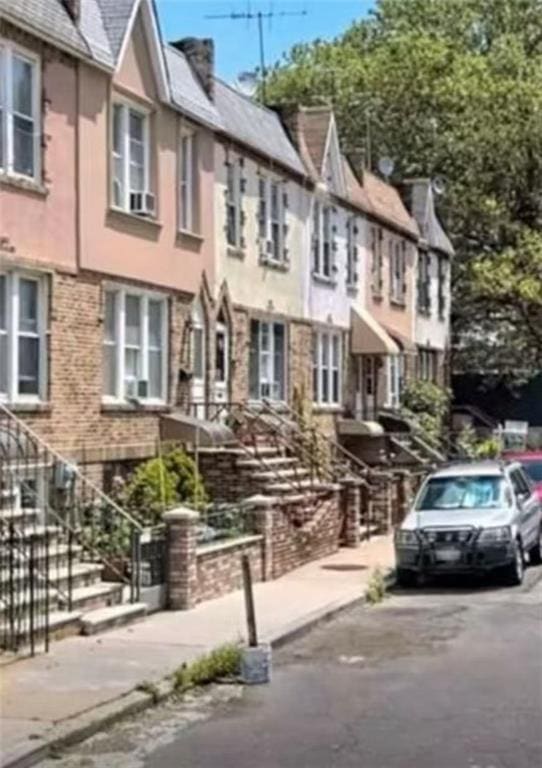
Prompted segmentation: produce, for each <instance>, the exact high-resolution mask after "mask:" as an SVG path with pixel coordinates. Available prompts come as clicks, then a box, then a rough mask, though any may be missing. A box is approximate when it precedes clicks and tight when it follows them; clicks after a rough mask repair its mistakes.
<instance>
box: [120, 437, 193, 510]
mask: <svg viewBox="0 0 542 768" xmlns="http://www.w3.org/2000/svg"><path fill="white" fill-rule="evenodd" d="M121 501H122V503H123V505H124V506H125V508H126V509H128V510H130V511H131V512H133V513H134V514H135V515H136V516H137V517H138V518H139V519H140V520H141V521H142V522H144V524H145V525H156V524H158V523H160V522H161V518H162V514H163V513H164V512H165V511H166V510H168V509H172V508H173V507H175V506H176V505H178V504H182V503H186V504H189V505H190V506H192V507H201V506H202V505H203V504H205V503H206V501H207V494H206V492H205V488H204V485H203V481H202V479H201V476H200V475H199V473H198V471H197V468H196V465H195V463H194V461H193V460H192V459H191V458H190V457H189V456H187V455H186V453H185V452H184V451H183V450H182V449H180V448H176V449H174V450H172V451H169V452H168V453H166V454H165V455H164V456H163V457H161V458H160V457H159V458H156V459H149V461H145V462H144V463H143V464H140V465H139V467H137V469H136V470H135V472H134V473H133V475H132V476H131V478H130V479H129V481H128V483H127V484H126V486H125V487H124V490H123V491H122V500H121Z"/></svg>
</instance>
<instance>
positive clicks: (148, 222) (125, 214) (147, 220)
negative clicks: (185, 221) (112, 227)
mask: <svg viewBox="0 0 542 768" xmlns="http://www.w3.org/2000/svg"><path fill="white" fill-rule="evenodd" d="M109 216H110V217H111V218H113V219H120V220H125V221H133V222H137V223H138V224H142V225H143V226H145V227H153V228H154V229H161V228H162V222H161V221H158V219H157V218H155V217H154V216H139V215H138V214H137V213H131V212H130V211H125V210H123V209H122V208H113V207H110V208H109Z"/></svg>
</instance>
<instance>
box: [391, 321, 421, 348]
mask: <svg viewBox="0 0 542 768" xmlns="http://www.w3.org/2000/svg"><path fill="white" fill-rule="evenodd" d="M384 327H385V329H386V331H387V333H388V334H389V335H390V336H391V337H392V339H393V340H394V341H395V342H396V343H397V344H398V345H399V351H400V352H405V353H406V354H407V355H417V354H418V347H417V346H416V343H415V342H414V341H412V339H409V338H408V336H405V335H404V334H402V333H399V331H396V330H395V329H394V328H390V327H389V326H388V325H386V326H384Z"/></svg>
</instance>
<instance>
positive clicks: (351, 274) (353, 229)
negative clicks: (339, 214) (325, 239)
mask: <svg viewBox="0 0 542 768" xmlns="http://www.w3.org/2000/svg"><path fill="white" fill-rule="evenodd" d="M358 234H359V223H358V218H357V216H350V218H349V219H348V221H347V224H346V287H347V288H355V287H356V286H357V284H358V281H359V273H358V271H357V270H358V259H359V241H358Z"/></svg>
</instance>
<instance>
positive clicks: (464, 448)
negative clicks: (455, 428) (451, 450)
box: [456, 424, 502, 459]
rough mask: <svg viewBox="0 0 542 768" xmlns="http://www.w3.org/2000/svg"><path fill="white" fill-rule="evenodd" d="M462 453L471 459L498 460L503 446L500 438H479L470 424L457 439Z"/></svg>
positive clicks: (457, 444)
mask: <svg viewBox="0 0 542 768" xmlns="http://www.w3.org/2000/svg"><path fill="white" fill-rule="evenodd" d="M456 446H457V448H458V449H459V451H460V453H462V454H463V455H464V456H467V457H468V458H470V459H496V458H498V457H499V456H500V455H501V451H502V444H501V441H500V439H499V438H498V437H496V436H494V437H486V438H479V437H478V436H477V435H476V432H475V430H474V429H473V427H472V426H471V425H470V424H466V425H465V426H464V427H463V428H462V429H461V432H460V433H459V435H458V436H457V439H456Z"/></svg>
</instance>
